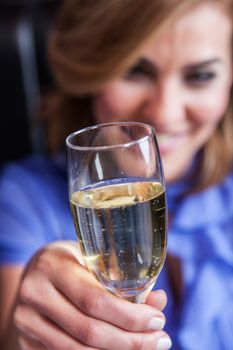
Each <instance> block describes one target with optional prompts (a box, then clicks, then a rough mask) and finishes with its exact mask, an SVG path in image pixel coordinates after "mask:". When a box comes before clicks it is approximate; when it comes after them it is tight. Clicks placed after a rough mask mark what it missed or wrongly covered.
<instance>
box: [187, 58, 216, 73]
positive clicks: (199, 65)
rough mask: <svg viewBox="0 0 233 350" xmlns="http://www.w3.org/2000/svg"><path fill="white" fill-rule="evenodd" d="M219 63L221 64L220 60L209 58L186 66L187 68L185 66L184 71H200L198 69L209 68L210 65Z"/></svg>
mask: <svg viewBox="0 0 233 350" xmlns="http://www.w3.org/2000/svg"><path fill="white" fill-rule="evenodd" d="M221 62H222V61H221V59H220V58H217V57H216V58H211V59H209V60H205V61H201V62H197V63H191V64H188V65H187V66H185V69H186V70H191V69H200V68H205V67H206V66H210V65H212V64H216V63H221Z"/></svg>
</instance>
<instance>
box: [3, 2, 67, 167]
mask: <svg viewBox="0 0 233 350" xmlns="http://www.w3.org/2000/svg"><path fill="white" fill-rule="evenodd" d="M60 3H61V0H0V82H1V84H0V117H1V123H0V130H1V131H0V165H1V164H3V163H5V162H7V161H10V160H13V159H18V158H21V157H23V156H25V155H27V154H30V153H40V152H43V150H44V148H45V142H44V139H45V138H44V135H43V128H42V126H41V123H40V121H39V118H38V115H39V108H40V101H41V96H42V95H43V94H46V91H49V90H50V88H51V86H52V84H53V82H52V77H51V74H50V71H49V65H48V61H47V54H46V47H47V41H48V34H49V31H50V30H51V27H52V25H53V21H54V16H55V14H56V10H57V8H58V6H59V4H60Z"/></svg>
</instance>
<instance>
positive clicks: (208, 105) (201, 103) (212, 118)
mask: <svg viewBox="0 0 233 350" xmlns="http://www.w3.org/2000/svg"><path fill="white" fill-rule="evenodd" d="M229 93H230V89H229V88H228V89H224V88H223V89H221V90H219V89H217V90H216V91H212V92H209V93H203V94H202V95H201V96H199V98H198V99H197V102H196V104H194V105H193V112H194V113H193V114H194V115H195V119H196V121H198V122H200V123H206V122H209V123H213V124H216V123H217V122H218V121H219V120H220V119H221V118H222V116H223V115H224V113H225V112H226V109H227V107H228V104H229Z"/></svg>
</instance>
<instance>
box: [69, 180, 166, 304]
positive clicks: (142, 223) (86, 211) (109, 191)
mask: <svg viewBox="0 0 233 350" xmlns="http://www.w3.org/2000/svg"><path fill="white" fill-rule="evenodd" d="M71 210H72V214H73V218H74V223H75V228H76V231H77V235H78V239H79V242H80V245H81V249H82V253H83V257H84V259H85V261H86V264H87V267H88V269H89V270H90V271H91V272H92V273H93V274H94V275H95V276H96V278H97V279H98V280H99V281H100V282H101V284H102V285H103V286H105V287H106V288H107V289H108V290H109V291H110V292H112V293H114V294H115V295H118V296H120V297H123V298H126V299H127V298H128V299H131V300H134V298H135V297H136V296H137V295H139V294H141V293H143V292H144V291H145V290H148V289H149V290H150V287H152V286H153V284H154V282H155V281H156V278H157V276H158V274H159V272H160V270H161V269H162V266H163V263H164V260H165V255H166V244H167V241H166V201H165V193H164V188H163V186H162V185H161V184H160V183H159V182H147V181H131V182H124V180H121V181H119V180H118V181H117V182H116V183H114V182H109V183H104V184H103V183H99V184H95V185H92V186H89V187H87V188H84V189H82V190H81V191H77V192H75V193H73V194H72V196H71Z"/></svg>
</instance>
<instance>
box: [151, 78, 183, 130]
mask: <svg viewBox="0 0 233 350" xmlns="http://www.w3.org/2000/svg"><path fill="white" fill-rule="evenodd" d="M186 104H187V103H186V97H185V92H184V91H183V90H182V87H181V86H180V84H178V83H176V82H175V81H166V82H162V83H160V84H158V85H157V86H156V87H155V89H154V91H153V92H152V93H151V97H150V101H149V103H148V109H147V113H148V114H147V117H148V118H149V120H150V122H152V123H153V124H154V125H155V126H157V127H158V128H167V127H169V125H174V124H177V123H179V122H181V121H183V120H184V119H185V118H186V114H187V110H186V109H187V108H186Z"/></svg>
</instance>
